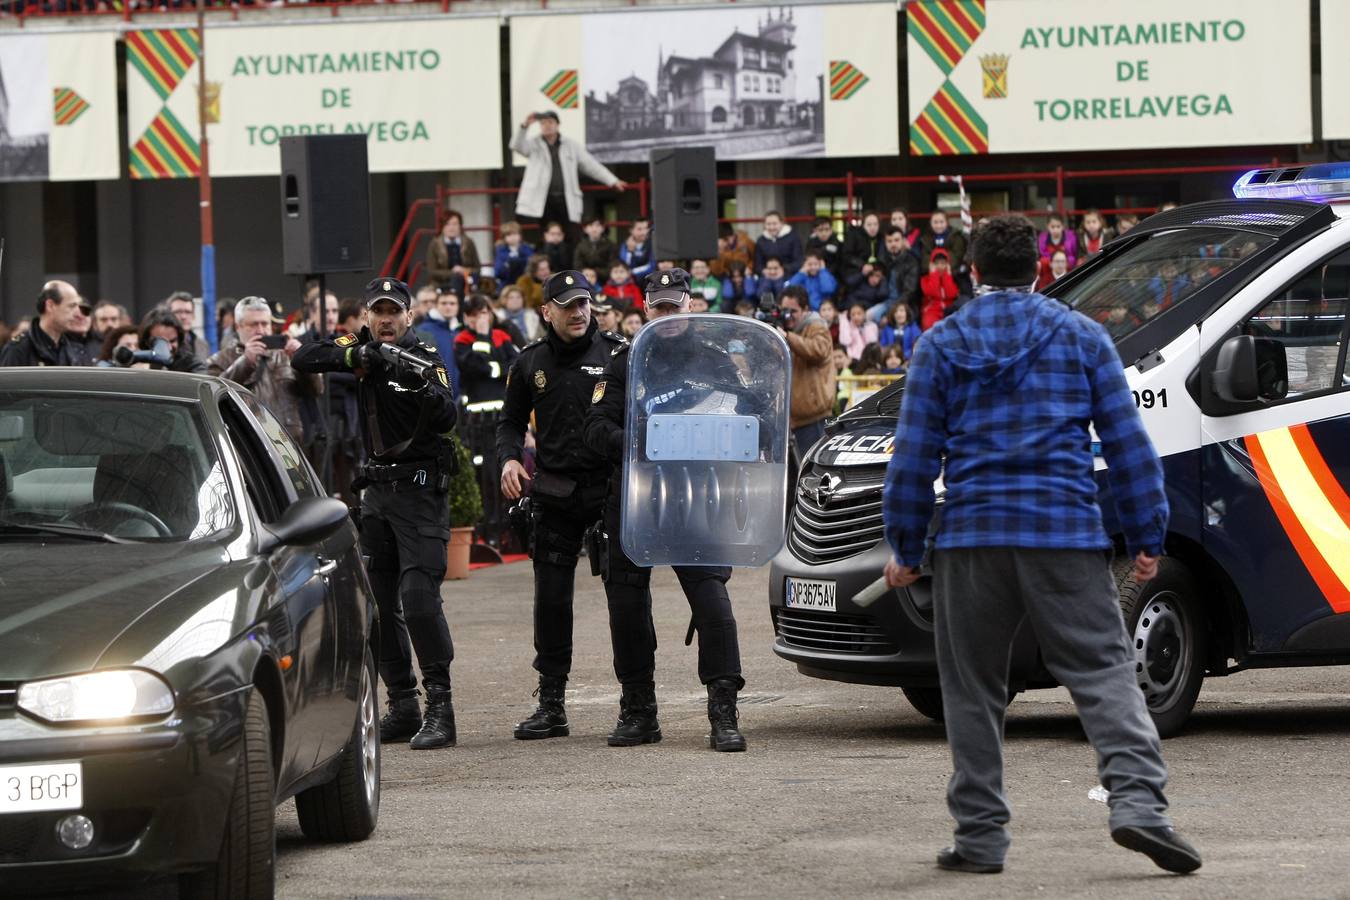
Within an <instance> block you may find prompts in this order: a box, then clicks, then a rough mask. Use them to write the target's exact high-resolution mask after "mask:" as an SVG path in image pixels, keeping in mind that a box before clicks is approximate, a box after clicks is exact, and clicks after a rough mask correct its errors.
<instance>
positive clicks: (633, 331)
mask: <svg viewBox="0 0 1350 900" xmlns="http://www.w3.org/2000/svg"><path fill="white" fill-rule="evenodd" d="M642 325H643V319H642V313H640V312H638V311H637V310H636V309H630V310H628V311H627V312H625V313H624V314H623V336H624V337H626V338H628V339H629V340H630V341H631V340H632V339H633V338H634V337H636V336H637V333H638V331H639V330H641V328H642Z"/></svg>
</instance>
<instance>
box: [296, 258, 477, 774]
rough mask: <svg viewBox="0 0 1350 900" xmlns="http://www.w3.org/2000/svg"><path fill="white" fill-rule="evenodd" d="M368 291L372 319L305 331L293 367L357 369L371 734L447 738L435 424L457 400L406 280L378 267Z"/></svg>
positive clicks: (441, 449) (451, 735)
mask: <svg viewBox="0 0 1350 900" xmlns="http://www.w3.org/2000/svg"><path fill="white" fill-rule="evenodd" d="M365 303H366V309H367V310H368V311H369V324H368V325H367V326H366V327H364V328H362V329H361V331H360V333H359V334H344V335H340V336H337V337H335V338H330V339H325V340H321V341H312V342H309V343H306V344H304V345H303V346H301V347H300V349H299V350H297V351H296V352H295V356H294V357H292V358H291V366H292V367H293V368H294V369H295V370H296V371H299V372H354V373H355V374H356V376H357V377H358V378H359V379H360V380H359V382H358V386H357V401H358V403H359V405H360V413H361V433H362V438H363V439H364V441H365V445H366V455H367V457H368V458H369V460H370V462H369V464H368V465H366V466H365V467H364V468H363V469H362V470H361V473H362V474H361V478H359V479H357V483H356V485H355V487H358V488H360V487H362V486H364V487H365V490H364V492H363V494H362V498H361V551H362V552H363V553H364V554H366V555H367V556H369V557H370V583H371V586H372V587H373V588H374V590H375V601H376V603H377V604H378V605H379V610H380V676H381V677H382V678H383V679H384V684H385V688H386V689H387V690H388V691H389V711H388V712H387V713H386V714H385V716H384V718H383V719H381V720H380V740H381V741H396V740H407V739H408V738H410V737H411V738H412V741H411V746H412V747H413V749H415V750H423V749H430V748H434V747H451V746H454V743H455V711H454V707H453V706H452V705H451V702H450V660H451V659H453V658H454V655H455V652H454V646H453V645H452V644H451V642H450V628H449V626H448V625H447V624H446V621H445V613H444V611H443V610H442V609H441V595H440V586H441V581H442V579H443V578H444V577H445V545H446V542H447V541H448V540H449V538H450V507H449V504H448V503H447V501H446V496H445V495H446V489H447V488H448V486H449V474H450V473H449V458H450V457H449V454H448V452H447V445H446V443H445V442H444V440H443V438H442V435H444V434H445V433H447V432H449V431H450V430H451V429H452V428H453V427H454V425H455V401H454V396H453V395H452V394H451V391H450V380H449V378H447V377H446V374H445V365H444V363H443V362H442V360H441V358H440V355H439V354H438V353H437V352H436V349H435V348H434V347H432V346H430V345H428V344H423V343H420V342H419V341H418V340H417V338H416V337H415V336H414V334H413V332H412V330H411V328H410V326H411V324H412V323H411V317H410V315H409V309H410V308H411V306H412V297H411V295H410V294H409V292H408V286H407V285H405V284H404V283H403V282H401V281H396V280H395V279H392V278H376V279H375V280H374V281H372V282H370V284H368V285H366V292H365ZM385 346H392V347H394V348H397V349H398V350H399V351H402V352H403V353H405V354H408V355H409V356H412V357H414V358H415V359H417V360H422V361H424V362H426V363H429V364H430V365H429V366H427V367H426V368H425V369H422V370H421V371H419V370H418V369H415V368H413V367H411V366H408V365H405V364H403V363H397V364H391V363H390V362H389V361H388V360H387V359H386V357H385V355H383V354H382V353H381V350H380V348H381V347H385ZM405 617H406V623H405ZM409 637H411V644H410V642H409ZM413 647H416V649H417V661H418V663H419V664H420V665H421V669H422V687H423V688H425V690H426V693H427V708H426V717H425V718H423V717H422V715H421V710H420V709H419V707H418V703H417V679H416V677H415V676H414V675H413V670H412V648H413Z"/></svg>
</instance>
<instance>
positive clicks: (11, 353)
mask: <svg viewBox="0 0 1350 900" xmlns="http://www.w3.org/2000/svg"><path fill="white" fill-rule="evenodd" d="M82 303H84V300H83V298H81V297H80V295H79V293H78V292H77V291H76V290H75V288H74V287H73V286H72V285H71V284H69V283H68V282H65V281H49V282H47V283H46V284H44V285H43V286H42V292H41V293H39V294H38V299H37V315H36V316H34V317H33V320H32V322H31V323H30V324H29V327H28V329H27V330H26V331H23V332H20V330H19V329H18V328H15V329H14V331H15V337H13V338H11V339H10V341H9V342H8V343H6V344H5V345H4V346H2V347H0V366H87V365H89V358H88V357H87V356H85V353H84V347H83V346H82V345H80V344H77V343H75V342H74V341H73V340H71V338H70V329H71V327H72V326H73V325H74V324H75V322H76V321H78V318H79V315H80V305H81V304H82ZM91 312H92V310H91ZM21 324H22V323H21Z"/></svg>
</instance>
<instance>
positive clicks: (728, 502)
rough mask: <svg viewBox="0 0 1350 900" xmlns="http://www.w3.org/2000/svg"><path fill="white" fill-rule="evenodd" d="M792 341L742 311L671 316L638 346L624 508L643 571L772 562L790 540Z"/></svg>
mask: <svg viewBox="0 0 1350 900" xmlns="http://www.w3.org/2000/svg"><path fill="white" fill-rule="evenodd" d="M789 358H790V357H789V353H788V346H787V342H786V341H784V340H783V337H782V336H781V335H780V334H779V333H778V332H777V331H776V330H775V329H773V328H770V327H769V326H768V325H765V324H763V323H762V322H757V321H755V320H754V319H750V318H746V317H742V316H728V315H716V314H696V315H678V316H668V317H664V318H660V319H656V320H653V321H652V322H649V323H648V324H647V325H645V326H643V328H642V330H641V331H639V332H638V334H637V337H636V338H634V339H633V345H632V347H631V348H630V349H629V351H628V397H627V403H626V408H627V414H626V422H625V432H624V434H625V439H626V441H627V444H628V446H627V450H626V453H625V458H624V473H623V474H624V480H623V501H622V502H623V515H622V528H621V532H620V535H619V539H620V542H621V544H622V546H623V550H624V552H625V553H626V554H628V558H629V559H631V560H633V562H635V563H637V564H638V565H640V566H659V565H703V566H761V565H763V564H765V563H767V562H768V561H769V560H770V559H772V558H773V556H774V554H776V553H777V552H778V551H779V549H781V548H782V546H783V537H784V520H785V515H786V505H785V501H786V498H787V465H788V441H789V440H790V439H791V432H790V430H789V428H788V410H789V407H790V397H789V385H790V381H791V378H790V369H789Z"/></svg>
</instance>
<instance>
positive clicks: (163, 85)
mask: <svg viewBox="0 0 1350 900" xmlns="http://www.w3.org/2000/svg"><path fill="white" fill-rule="evenodd" d="M200 49H201V45H200V43H199V42H198V41H197V30H196V29H195V28H165V29H160V30H157V31H131V32H128V33H127V60H128V61H129V62H130V63H131V64H132V65H133V66H135V67H136V71H138V72H140V73H141V75H143V76H144V77H145V80H146V82H147V83H149V85H150V87H151V88H153V89H154V91H155V93H156V94H158V95H159V99H161V100H166V99H168V97H169V95H170V94H172V93H173V90H174V88H176V87H178V83H179V82H180V81H182V80H183V76H184V75H185V74H187V70H188V69H190V68H192V64H193V63H194V62H196V61H197V54H198V53H199V52H200Z"/></svg>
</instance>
